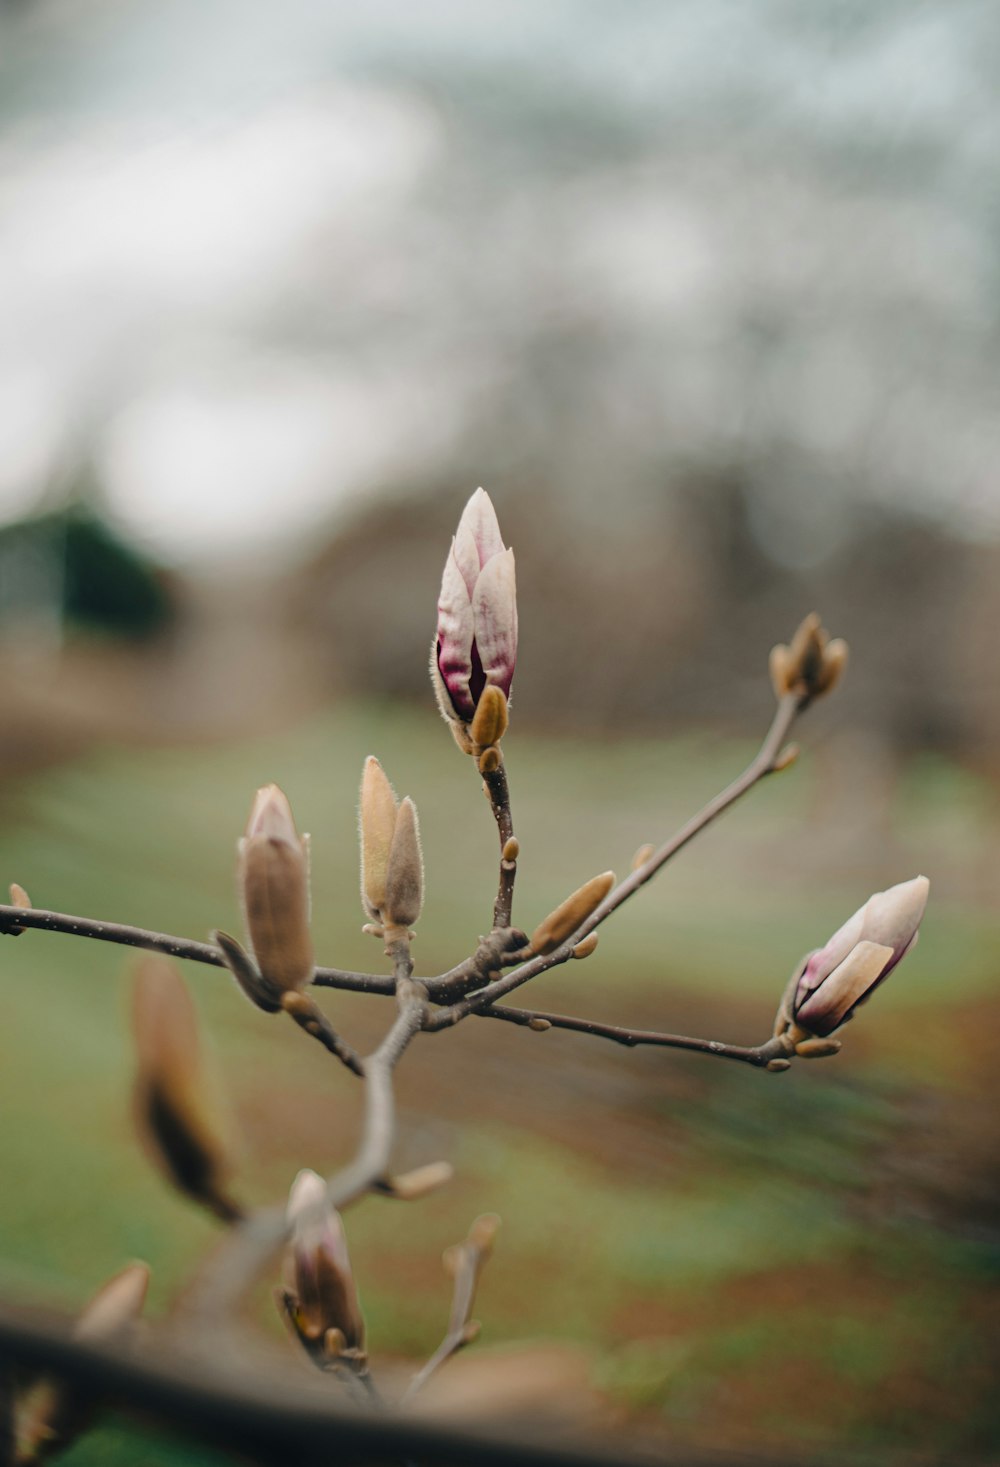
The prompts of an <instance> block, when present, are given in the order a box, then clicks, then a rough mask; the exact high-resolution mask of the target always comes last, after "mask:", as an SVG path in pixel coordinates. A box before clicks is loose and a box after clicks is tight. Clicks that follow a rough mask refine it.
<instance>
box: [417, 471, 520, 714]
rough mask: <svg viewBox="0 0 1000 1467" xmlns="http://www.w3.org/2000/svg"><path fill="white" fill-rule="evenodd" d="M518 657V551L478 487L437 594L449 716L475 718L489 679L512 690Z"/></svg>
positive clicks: (437, 666) (437, 651)
mask: <svg viewBox="0 0 1000 1467" xmlns="http://www.w3.org/2000/svg"><path fill="white" fill-rule="evenodd" d="M516 657H517V597H516V588H515V583H514V552H513V550H508V549H507V548H506V546H505V545H504V543H503V540H502V538H501V535H500V526H499V524H498V523H497V517H496V512H495V510H494V508H493V505H492V503H491V502H490V497H489V495H488V494H487V493H486V491H485V489H477V490H476V492H475V494H473V496H472V498H471V499H470V500H469V502H468V504H467V505H466V506H465V509H464V511H463V513H462V518H461V519H460V520H459V523H458V530H457V532H456V534H455V538H454V539H453V540H452V542H451V550H450V551H449V552H448V559H447V561H446V562H445V567H444V575H443V577H442V580H441V595H440V598H439V600H438V624H437V637H436V639H435V643H434V657H433V661H432V671H433V672H434V673H435V689H436V691H437V693H438V701H439V703H440V704H441V711H442V713H443V714H444V715H445V717H446V718H451V719H453V720H457V721H458V722H460V723H470V722H471V721H472V719H473V717H474V715H475V712H476V706H477V704H478V702H479V699H480V697H481V696H482V693H483V690H484V689H485V688H486V687H487V686H492V687H495V688H499V689H500V691H501V692H502V693H503V695H504V697H505V698H506V697H509V696H510V685H511V681H512V679H513V677H514V662H515V659H516Z"/></svg>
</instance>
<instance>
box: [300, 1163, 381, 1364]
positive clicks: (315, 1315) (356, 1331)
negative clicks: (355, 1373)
mask: <svg viewBox="0 0 1000 1467" xmlns="http://www.w3.org/2000/svg"><path fill="white" fill-rule="evenodd" d="M287 1217H288V1222H289V1224H290V1226H291V1229H292V1246H291V1255H290V1270H289V1272H290V1284H291V1286H290V1288H289V1289H288V1291H287V1292H286V1294H285V1296H284V1305H285V1310H286V1313H287V1315H288V1318H289V1320H290V1321H291V1323H292V1326H293V1328H294V1329H295V1332H296V1334H297V1335H298V1337H299V1339H300V1341H301V1342H302V1344H303V1346H304V1347H305V1349H306V1350H307V1351H308V1352H309V1353H310V1354H311V1355H312V1356H313V1358H314V1359H315V1360H316V1363H317V1364H319V1365H321V1366H322V1365H326V1364H330V1363H333V1362H332V1361H331V1359H330V1351H329V1350H328V1348H327V1346H328V1341H329V1339H330V1337H331V1332H332V1338H333V1340H334V1341H335V1342H336V1347H335V1350H334V1355H335V1356H340V1355H343V1354H344V1353H346V1352H351V1355H352V1357H353V1362H354V1363H355V1364H357V1363H359V1362H361V1361H363V1358H364V1345H365V1322H364V1317H363V1316H362V1313H361V1307H360V1305H359V1303H358V1295H357V1290H356V1288H355V1285H354V1276H353V1274H352V1273H351V1263H350V1259H349V1258H348V1255H347V1239H346V1238H345V1236H344V1227H343V1223H342V1222H341V1220H340V1214H339V1213H338V1212H337V1210H336V1208H335V1207H333V1206H332V1205H331V1204H330V1202H329V1200H328V1198H327V1191H326V1183H325V1182H324V1181H323V1179H322V1177H319V1176H317V1175H316V1173H315V1172H313V1171H308V1170H305V1171H301V1172H299V1174H298V1176H297V1177H296V1178H295V1181H294V1183H293V1184H292V1189H291V1192H290V1193H289V1195H288V1212H287Z"/></svg>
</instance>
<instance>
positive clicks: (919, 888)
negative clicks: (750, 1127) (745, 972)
mask: <svg viewBox="0 0 1000 1467" xmlns="http://www.w3.org/2000/svg"><path fill="white" fill-rule="evenodd" d="M929 890H930V883H929V881H928V880H927V878H926V876H915V877H913V879H912V880H911V881H903V882H900V883H899V885H898V886H891V887H889V889H888V890H887V891H878V892H876V893H875V895H874V896H872V897H869V899H868V901H867V902H865V904H864V906H863V907H860V908H859V909H858V911H856V912H855V913H854V916H853V917H851V918H850V919H849V920H848V921H847V922H845V923H844V925H843V926H842V927H840V928H839V929H838V930H837V931H836V932H835V933H834V934H833V936H832V937H831V938H830V940H829V942H828V943H827V944H826V946H825V947H823V948H820V949H818V950H817V951H816V952H813V953H810V954H809V956H808V957H807V958H806V959H805V961H804V962H803V963H802V964H801V966H800V968H799V969H798V970H797V971H796V972H795V973H794V974H793V976H792V981H791V983H790V984H789V986H788V991H787V993H786V995H785V998H784V999H783V1000H782V1007H781V1009H780V1010H779V1013H778V1025H777V1028H776V1032H777V1033H779V1034H782V1033H785V1034H788V1035H789V1038H790V1039H791V1040H792V1041H793V1043H797V1042H800V1041H801V1040H803V1039H807V1038H811V1037H812V1036H817V1037H818V1038H820V1039H825V1038H826V1037H827V1036H828V1035H830V1034H832V1033H833V1032H834V1030H835V1029H839V1028H840V1026H841V1024H846V1023H847V1021H848V1019H850V1018H851V1017H852V1016H853V1014H854V1011H855V1009H856V1008H857V1007H858V1005H859V1004H862V1003H864V1002H865V1001H866V1000H867V999H869V998H870V997H871V995H872V994H873V993H874V991H875V989H876V988H877V987H878V985H879V984H880V983H882V982H883V981H884V980H885V979H886V978H887V977H888V976H889V974H890V973H891V972H892V970H893V968H895V966H896V964H897V963H899V962H900V961H901V959H902V958H904V957H905V956H906V954H907V953H908V952H909V951H910V949H911V948H912V947H913V945H914V943H915V942H916V940H917V935H918V929H919V927H920V922H921V919H922V918H923V915H924V909H925V908H926V906H927V896H928V892H929ZM802 1031H804V1032H802ZM808 1053H813V1054H818V1053H819V1051H818V1050H816V1049H813V1050H811V1051H807V1054H808Z"/></svg>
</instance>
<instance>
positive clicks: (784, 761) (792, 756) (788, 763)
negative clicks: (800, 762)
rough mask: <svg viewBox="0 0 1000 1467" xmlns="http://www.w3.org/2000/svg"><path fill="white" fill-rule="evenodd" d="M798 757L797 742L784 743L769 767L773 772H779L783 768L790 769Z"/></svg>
mask: <svg viewBox="0 0 1000 1467" xmlns="http://www.w3.org/2000/svg"><path fill="white" fill-rule="evenodd" d="M798 757H799V746H798V744H786V745H785V747H784V748H783V749H782V750H781V752H780V753H779V754H778V755H777V757H776V758H775V761H774V763H773V764H772V765H771V769H772V771H773V772H774V773H775V774H780V773H781V772H782V770H783V769H790V768H791V767H792V765H793V764H794V763H795V761H796V759H797V758H798Z"/></svg>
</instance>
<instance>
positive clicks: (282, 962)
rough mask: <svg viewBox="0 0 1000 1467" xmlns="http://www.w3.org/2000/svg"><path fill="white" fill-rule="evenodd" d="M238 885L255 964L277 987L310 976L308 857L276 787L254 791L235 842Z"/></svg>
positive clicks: (296, 983)
mask: <svg viewBox="0 0 1000 1467" xmlns="http://www.w3.org/2000/svg"><path fill="white" fill-rule="evenodd" d="M238 869H239V886H240V895H241V897H242V899H243V912H244V917H245V920H246V926H247V935H248V937H249V939H250V947H251V949H252V951H253V955H254V958H255V960H256V963H257V967H258V968H259V969H260V972H261V974H262V975H263V976H264V978H266V979H267V981H268V982H269V983H272V984H273V985H274V986H275V987H276V988H277V989H278V990H280V991H282V992H283V991H284V990H285V989H287V988H304V987H305V985H306V984H307V983H309V982H310V981H311V979H312V975H313V967H314V962H315V959H314V956H313V945H312V937H311V935H310V932H309V860H308V854H307V850H306V845H305V843H304V841H303V840H302V838H301V837H300V835H299V833H298V831H297V830H296V828H295V822H294V820H293V819H292V811H291V807H290V806H289V803H288V801H287V799H286V798H285V796H284V794H283V793H282V791H281V790H280V789H279V788H278V786H277V785H275V784H271V785H266V786H265V787H264V788H263V789H261V790H258V792H257V797H256V799H255V801H254V805H253V809H252V810H251V812H250V820H249V823H248V825H247V832H246V835H245V837H244V838H243V840H241V841H240V845H239V866H238Z"/></svg>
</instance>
